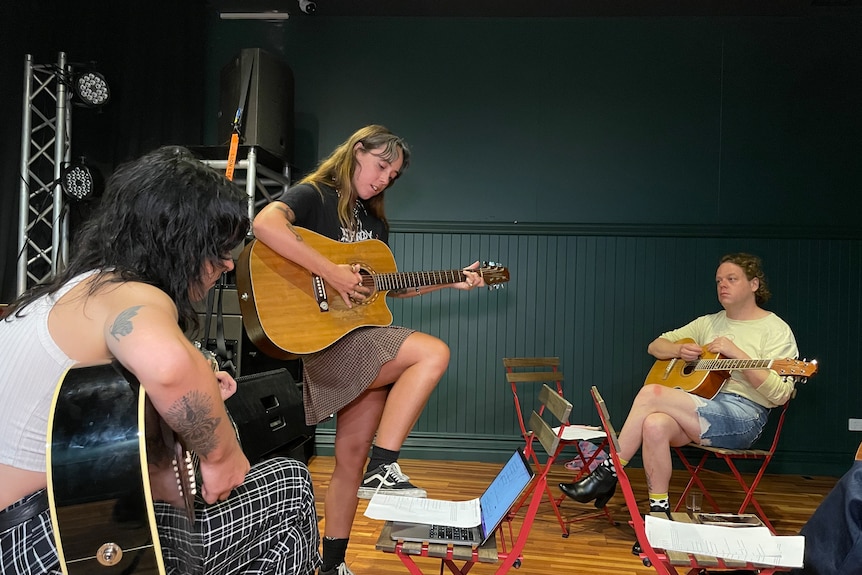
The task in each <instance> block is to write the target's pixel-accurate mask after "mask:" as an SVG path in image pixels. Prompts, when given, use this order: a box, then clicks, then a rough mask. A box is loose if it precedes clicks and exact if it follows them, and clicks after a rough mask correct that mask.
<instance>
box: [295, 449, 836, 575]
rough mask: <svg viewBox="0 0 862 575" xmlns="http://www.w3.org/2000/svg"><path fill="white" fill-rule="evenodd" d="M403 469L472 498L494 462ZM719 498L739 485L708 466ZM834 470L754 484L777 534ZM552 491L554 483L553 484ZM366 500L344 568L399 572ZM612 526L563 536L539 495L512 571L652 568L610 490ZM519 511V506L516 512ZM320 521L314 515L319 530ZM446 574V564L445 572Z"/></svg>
mask: <svg viewBox="0 0 862 575" xmlns="http://www.w3.org/2000/svg"><path fill="white" fill-rule="evenodd" d="M400 464H401V468H402V470H403V471H404V472H405V473H407V474H408V475H409V476H410V480H411V482H412V483H414V484H416V485H419V486H421V487H424V488H425V489H426V490H427V491H428V496H429V497H432V498H435V499H455V500H462V499H472V498H474V497H478V496H479V495H480V494H481V493H482V491H483V490H484V488H485V487H486V486H487V485H488V483H490V481H491V479H492V478H493V477H494V475H496V473H497V471H498V470H499V467H500V466H499V464H492V463H475V462H463V461H459V462H453V461H428V460H407V459H402V460H401V461H400ZM333 465H334V459H333V458H332V457H327V456H316V457H314V458H312V460H311V461H310V462H309V469H310V470H311V474H312V478H313V481H314V487H315V494H316V498H317V511H318V514H319V515H320V516H321V517H323V507H324V506H323V500H324V498H325V496H326V490H327V488H328V486H329V475H330V474H331V472H332V468H333ZM627 472H628V475H629V478H630V480H631V482H632V485H633V486H634V489H635V493H636V494H637V495H638V498H639V501H640V502H641V510H642V511H644V510H646V507H647V505H646V499H647V492H646V482H645V480H644V474H643V470H642V469H628V470H627ZM570 479H571V472H569V471H566V469H565V468H564V467H563V466H562V465H558V466H556V469H555V470H554V471H552V473H551V475H550V476H549V481H548V482H549V484H551V485H553V486H556V484H557V483H558V482H560V481H568V480H570ZM686 480H687V477H686V474H685V471H683V470H680V471H675V472H674V477H673V481H672V483H671V497H673V496H674V494H678V493H680V492H681V491H682V489H683V487H684V485H685V482H686ZM705 481H707V486H708V487H709V488H710V491H711V492H712V494H713V496H715V498H716V500H717V501H718V503H719V505H721V506H722V507H723V509H725V506H726V508H727V509H729V508H731V507H733V505H734V503H735V504H736V506H738V505H739V502H740V501H741V499H742V497H741V495H740V492H739V486H738V485H737V484H736V482H735V480H734V478H733V477H732V476H731V475H730V473H729V472H728V473H727V474H722V473H715V472H708V473H707V475H706V476H705ZM836 481H837V478H835V477H809V476H801V475H766V476H764V477H763V479H762V480H761V483H760V488H759V489H758V491H757V497H758V500H759V501H760V503H761V505H762V506H763V508H764V510H765V511H766V513H767V514H768V516H769V518H770V519H771V520H772V522H773V524H774V525H775V528H776V530H777V531H778V533H779V534H781V535H793V534H796V533H797V532H798V531H799V529H800V527H801V526H802V525H803V524H804V523H805V521H806V520H807V519H808V517H809V516H810V515H811V513H813V511H814V509H815V508H816V507H817V505H818V504H819V503H820V501H821V500H822V499H823V497H824V496H825V495H826V494H827V493H828V492H829V490H830V489H832V487H833V486H834V485H835V482H836ZM554 490H555V491H556V488H554ZM366 506H367V501H364V500H360V502H359V508H358V509H357V512H356V519H355V521H354V524H353V531H352V533H351V537H350V546H349V548H348V550H347V564H348V567H350V569H351V570H352V571H353V572H354V573H355V575H406V574H407V573H408V571H407V569H406V568H405V567H404V566H403V565H402V564H401V562H400V561H399V560H398V559H397V558H396V557H394V556H393V555H390V554H385V553H382V552H379V551H376V550H375V549H374V543H375V542H376V541H377V537H378V535H379V534H380V529H381V527H382V523H381V522H379V521H375V520H371V519H368V518H367V517H365V516H364V515H363V513H364V511H365V508H366ZM608 508H609V509H610V510H611V513H612V516H613V518H614V519H615V520H616V521H617V525H611V524H610V523H609V522H608V521H607V520H606V519H604V518H593V519H588V520H584V521H579V522H576V523H572V524H571V525H570V527H569V528H570V531H571V535H570V536H569V538H567V539H564V538H563V537H562V536H561V530H560V526H559V524H558V523H557V521H556V519H555V517H554V515H553V511H552V510H551V507H550V505H549V504H548V503H547V502H543V504H542V506H541V507H540V508H539V513H538V515H537V517H536V521H535V523H534V525H533V529H532V531H531V532H530V537H529V539H528V541H527V545H526V547H525V549H524V553H523V555H524V562H523V565H522V566H521V568H520V569H518V570H512V571H510V572H511V573H513V574H519V575H551V574H561V575H563V574H565V575H647V574H651V573H654V571H653V570H652V569H651V568H647V567H644V566H643V564H642V563H641V562H640V560H639V559H638V558H637V557H635V556H633V555H631V546H632V543H633V541H634V532H633V530H632V528H631V527H630V526H629V525H628V523H627V517H628V515H627V511H626V509H625V505H624V501H623V497H622V495H621V494H619V493H618V494H617V495H616V496H614V498H613V499H611V501H610V503H609V504H608ZM562 510H563V512H564V513H565V514H566V515H567V516H568V517H569V518H574V517H577V516H578V515H579V514H583V513H585V512H589V511H594V508H593V507H592V506H590V505H581V504H579V503H576V502H574V501H566V502H565V503H563V506H562ZM522 513H523V512H522ZM324 527H325V520H324V519H321V521H320V529H321V534H322V533H323V529H324ZM416 561H417V564H418V565H419V567H420V568H421V569H422V570H423V571H424V572H425V573H439V572H440V562H439V561H437V560H432V559H427V558H422V557H420V558H417V559H416ZM446 572H447V573H448V571H446ZM494 572H495V567H494V566H493V565H482V564H479V565H476V566H475V567H473V569H472V570H471V571H470V573H471V574H474V575H487V574H492V573H494Z"/></svg>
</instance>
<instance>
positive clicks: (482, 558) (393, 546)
mask: <svg viewBox="0 0 862 575" xmlns="http://www.w3.org/2000/svg"><path fill="white" fill-rule="evenodd" d="M539 401H540V402H541V405H542V408H541V411H542V412H543V413H544V412H547V413H550V414H553V416H554V417H555V418H557V421H560V422H563V421H566V420H567V419H568V416H569V413H571V411H572V404H571V403H569V402H568V401H566V399H565V398H563V397H561V396H560V395H558V394H557V393H556V392H554V391H553V390H551V388H549V387H548V386H544V388H543V390H542V392H540V394H539ZM545 408H547V409H545ZM530 428H531V429H533V430H534V431H533V435H534V436H535V438H536V439H537V440H538V442H539V444H540V445H541V446H542V448H543V449H544V450H545V453H546V454H548V455H550V454H552V453H556V452H557V450H558V448H559V445H560V441H561V439H560V435H559V431H555V430H554V429H555V428H552V427H551V426H550V425H549V424H548V423H547V422H546V421H545V420H544V419H543V418H542V416H541V415H539V413H537V412H536V411H533V412H532V414H531V416H530ZM556 429H557V430H559V429H560V428H559V427H557V428H556ZM550 469H551V463H550V462H548V463H546V464H545V465H543V466H539V467H537V468H536V478H535V479H534V483H533V484H532V485H533V486H534V489H533V491H532V494H531V495H530V498H529V505H528V506H527V512H526V514H525V515H524V518H523V519H522V520H519V519H518V518H517V517H516V512H515V510H514V507H513V508H512V509H511V510H510V511H509V514H508V516H507V517H506V520H505V521H503V523H502V524H501V525H500V527H499V528H498V529H497V532H496V534H495V537H493V538H491V539H490V540H489V541H487V542H486V543H485V544H484V545H482V546H480V547H477V548H470V547H468V546H459V545H443V544H439V543H418V542H406V541H393V540H392V537H391V525H390V523H389V522H387V523H386V524H384V526H383V530H382V532H381V534H380V537H379V538H378V539H377V544H376V545H375V548H376V549H377V550H379V551H383V552H384V553H394V554H395V555H396V556H397V557H398V558H399V559H400V560H401V562H402V563H403V564H404V566H405V567H407V570H408V571H409V572H410V573H411V575H423V572H422V569H421V568H420V567H419V566H418V565H417V564H416V561H415V560H414V558H415V557H430V558H434V559H439V560H440V573H443V568H444V567H446V568H447V569H448V570H449V571H450V572H451V573H452V574H453V575H466V574H467V573H468V572H469V571H470V569H472V568H473V566H475V565H476V564H477V563H500V565H499V567H498V568H497V570H496V571H495V574H496V575H503V574H504V573H508V571H509V569H511V568H512V567H515V568H516V569H517V568H518V567H520V566H521V564H522V562H523V561H525V559H524V557H523V555H522V554H521V552H522V551H523V549H524V545H525V544H526V542H527V537H528V536H529V534H530V530H531V529H532V527H533V521H534V520H535V518H536V512H537V511H538V509H539V503H541V501H542V494H543V493H544V492H545V488H546V486H547V483H548V472H549V471H550ZM516 525H517V528H516V527H515V526H516ZM458 563H460V565H459V564H458Z"/></svg>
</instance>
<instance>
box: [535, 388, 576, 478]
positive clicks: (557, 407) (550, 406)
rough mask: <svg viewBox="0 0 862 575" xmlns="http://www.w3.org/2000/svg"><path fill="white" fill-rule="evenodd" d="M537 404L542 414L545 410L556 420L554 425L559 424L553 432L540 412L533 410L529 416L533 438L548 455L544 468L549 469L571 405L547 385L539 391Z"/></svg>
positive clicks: (567, 419)
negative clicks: (539, 404) (539, 405)
mask: <svg viewBox="0 0 862 575" xmlns="http://www.w3.org/2000/svg"><path fill="white" fill-rule="evenodd" d="M539 403H541V405H542V407H541V408H540V410H541V411H542V412H544V411H546V410H547V411H548V412H549V413H551V414H552V415H553V416H554V417H555V418H556V420H557V421H556V422H555V423H559V425H557V426H555V427H557V431H556V432H555V431H554V429H553V428H552V427H551V425H550V424H549V423H548V422H547V421H545V419H544V418H542V414H541V413H540V412H538V411H535V410H534V411H533V413H532V414H530V429H531V430H532V432H533V436H534V437H535V438H536V439H538V440H539V443H541V444H542V447H544V448H545V451H546V452H547V454H548V458H549V461H548V462H547V463H546V464H545V467H546V468H549V467H550V463H551V461H550V459H551V458H553V457H554V456H556V454H557V449H558V448H559V446H560V439H561V437H562V435H563V429H564V428H565V426H566V425H568V423H569V415H571V413H572V404H571V403H570V402H569V401H568V400H567V399H566V398H565V397H563V396H561V395H560V394H559V393H557V392H555V391H554V390H553V389H551V388H550V387H548V384H543V385H542V389H541V391H539Z"/></svg>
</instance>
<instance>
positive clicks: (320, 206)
mask: <svg viewBox="0 0 862 575" xmlns="http://www.w3.org/2000/svg"><path fill="white" fill-rule="evenodd" d="M278 201H280V202H283V203H285V204H287V205H288V206H290V209H292V210H293V213H294V214H295V215H296V221H295V222H294V225H296V226H300V227H303V228H307V229H309V230H311V231H313V232H317V233H318V234H321V235H324V236H326V237H328V238H331V239H333V240H336V241H339V242H345V243H350V242H358V241H360V240H368V239H377V240H380V241H382V242H384V243H388V241H389V233H388V231H387V230H386V227H385V226H384V225H383V222H382V221H380V220H379V219H378V218H376V217H374V216H373V215H371V214H370V213H368V212H367V211H366V209H365V204H364V202H363V201H362V200H360V199H357V200H356V205H354V207H353V214H354V219H355V220H356V222H357V229H356V230H355V231H354V232H351V231H349V230H347V229H346V228H344V227H343V226H342V225H341V222H340V221H339V220H338V192H337V191H336V190H335V188H332V187H329V186H322V187H321V191H320V192H318V191H317V190H316V189H315V188H314V186H312V185H311V184H299V185H296V186H293V187H292V188H290V189H289V190H287V191H286V192H284V193H283V194H282V195H281V197H279V198H278Z"/></svg>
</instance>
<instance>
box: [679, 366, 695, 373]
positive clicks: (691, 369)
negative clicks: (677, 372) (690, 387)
mask: <svg viewBox="0 0 862 575" xmlns="http://www.w3.org/2000/svg"><path fill="white" fill-rule="evenodd" d="M693 372H694V365H693V364H691V363H687V364H685V365H684V366H683V368H682V371H681V373H682V375H691V374H692V373H693Z"/></svg>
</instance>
